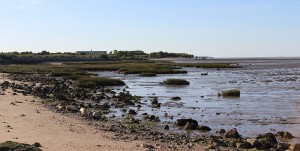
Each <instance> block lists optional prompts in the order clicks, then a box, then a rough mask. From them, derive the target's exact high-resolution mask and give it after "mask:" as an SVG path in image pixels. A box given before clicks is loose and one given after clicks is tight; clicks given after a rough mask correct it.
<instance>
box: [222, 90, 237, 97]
mask: <svg viewBox="0 0 300 151" xmlns="http://www.w3.org/2000/svg"><path fill="white" fill-rule="evenodd" d="M218 95H219V96H223V97H240V95H241V92H240V90H238V89H231V90H227V91H222V93H219V94H218Z"/></svg>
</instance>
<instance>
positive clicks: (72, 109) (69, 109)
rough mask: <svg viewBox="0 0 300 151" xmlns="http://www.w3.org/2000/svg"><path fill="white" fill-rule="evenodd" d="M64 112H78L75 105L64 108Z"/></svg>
mask: <svg viewBox="0 0 300 151" xmlns="http://www.w3.org/2000/svg"><path fill="white" fill-rule="evenodd" d="M66 110H67V111H71V112H73V113H76V112H78V108H77V107H76V106H75V105H67V106H66Z"/></svg>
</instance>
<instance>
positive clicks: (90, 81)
mask: <svg viewBox="0 0 300 151" xmlns="http://www.w3.org/2000/svg"><path fill="white" fill-rule="evenodd" d="M121 85H125V82H124V81H122V80H120V79H111V78H105V77H85V78H79V79H78V86H79V87H84V88H93V87H98V86H121Z"/></svg>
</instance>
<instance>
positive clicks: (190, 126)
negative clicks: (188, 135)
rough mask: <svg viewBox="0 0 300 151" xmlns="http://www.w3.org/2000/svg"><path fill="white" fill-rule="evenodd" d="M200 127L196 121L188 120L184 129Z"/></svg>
mask: <svg viewBox="0 0 300 151" xmlns="http://www.w3.org/2000/svg"><path fill="white" fill-rule="evenodd" d="M197 127H198V124H197V125H196V124H195V123H193V122H187V123H186V124H185V126H184V129H185V130H196V129H197Z"/></svg>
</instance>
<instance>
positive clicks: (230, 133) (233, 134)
mask: <svg viewBox="0 0 300 151" xmlns="http://www.w3.org/2000/svg"><path fill="white" fill-rule="evenodd" d="M225 137H226V138H241V136H240V134H239V133H238V131H237V130H236V129H235V128H234V129H230V130H228V131H227V132H226V133H225Z"/></svg>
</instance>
